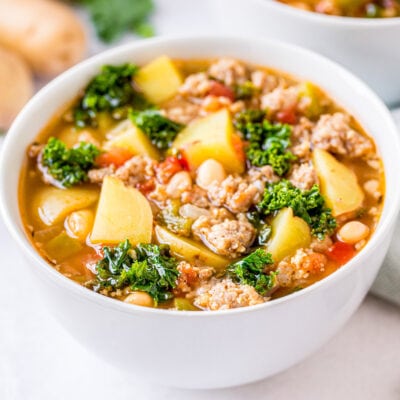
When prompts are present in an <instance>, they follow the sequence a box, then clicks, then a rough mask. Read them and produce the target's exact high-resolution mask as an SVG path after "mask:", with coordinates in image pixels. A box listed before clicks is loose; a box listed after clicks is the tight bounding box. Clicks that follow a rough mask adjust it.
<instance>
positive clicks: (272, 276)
mask: <svg viewBox="0 0 400 400" xmlns="http://www.w3.org/2000/svg"><path fill="white" fill-rule="evenodd" d="M270 264H273V260H272V256H271V254H270V253H267V252H265V251H264V250H263V249H257V250H255V251H254V252H253V253H251V254H249V255H248V256H246V257H244V258H242V259H241V260H239V261H236V262H235V263H233V264H231V265H229V266H228V270H227V272H228V275H229V276H231V277H232V279H233V280H234V281H235V282H238V283H241V284H243V285H250V286H253V287H254V288H255V289H256V291H257V292H258V293H259V294H260V295H262V296H265V295H266V294H267V293H268V291H269V290H271V289H272V288H273V287H274V285H275V283H276V272H269V273H265V272H264V270H265V267H266V266H267V265H270Z"/></svg>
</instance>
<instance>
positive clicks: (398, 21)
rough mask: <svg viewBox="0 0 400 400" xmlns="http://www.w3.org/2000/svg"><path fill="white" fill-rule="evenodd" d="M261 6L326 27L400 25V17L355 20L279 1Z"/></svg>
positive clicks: (263, 0) (262, 2) (261, 1)
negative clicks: (303, 8)
mask: <svg viewBox="0 0 400 400" xmlns="http://www.w3.org/2000/svg"><path fill="white" fill-rule="evenodd" d="M255 1H257V2H258V3H259V4H260V5H261V6H266V5H267V6H270V7H273V8H276V9H278V10H280V11H281V12H283V13H286V14H288V15H291V16H293V17H297V18H300V17H301V18H303V19H306V20H309V21H310V22H317V23H321V24H324V25H334V26H345V27H355V28H361V29H363V28H364V29H369V28H384V27H387V26H397V25H400V17H392V18H354V17H343V16H338V15H326V14H320V13H316V12H312V11H306V10H302V9H300V8H296V7H292V6H290V5H287V4H284V3H280V2H279V1H277V0H255Z"/></svg>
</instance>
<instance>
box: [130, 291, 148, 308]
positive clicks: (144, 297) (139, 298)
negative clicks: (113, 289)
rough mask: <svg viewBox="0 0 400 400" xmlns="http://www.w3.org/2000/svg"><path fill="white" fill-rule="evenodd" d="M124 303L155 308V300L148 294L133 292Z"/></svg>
mask: <svg viewBox="0 0 400 400" xmlns="http://www.w3.org/2000/svg"><path fill="white" fill-rule="evenodd" d="M124 302H125V303H129V304H135V305H137V306H142V307H153V299H152V298H151V296H150V295H149V294H148V293H146V292H139V291H137V292H132V293H130V294H128V296H126V297H125V300H124Z"/></svg>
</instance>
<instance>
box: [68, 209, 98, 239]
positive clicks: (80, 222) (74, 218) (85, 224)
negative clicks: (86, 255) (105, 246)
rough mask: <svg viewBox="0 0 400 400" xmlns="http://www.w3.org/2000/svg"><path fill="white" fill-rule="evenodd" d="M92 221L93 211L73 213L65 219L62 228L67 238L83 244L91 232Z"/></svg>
mask: <svg viewBox="0 0 400 400" xmlns="http://www.w3.org/2000/svg"><path fill="white" fill-rule="evenodd" d="M93 221H94V215H93V211H91V210H80V211H74V212H72V213H71V214H70V215H69V216H68V217H67V218H66V219H65V223H64V226H65V229H66V231H67V234H68V235H69V236H71V237H73V238H74V239H79V240H81V241H82V242H84V241H85V240H86V238H87V236H88V235H89V233H90V231H91V230H92V227H93Z"/></svg>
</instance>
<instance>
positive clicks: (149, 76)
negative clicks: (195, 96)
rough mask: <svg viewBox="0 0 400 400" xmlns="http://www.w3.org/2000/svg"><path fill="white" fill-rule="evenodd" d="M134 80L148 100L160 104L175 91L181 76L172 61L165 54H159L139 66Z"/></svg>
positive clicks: (180, 82)
mask: <svg viewBox="0 0 400 400" xmlns="http://www.w3.org/2000/svg"><path fill="white" fill-rule="evenodd" d="M135 82H136V83H137V85H138V86H139V87H140V89H141V90H142V91H143V93H144V95H145V96H146V98H147V99H148V100H150V101H151V102H152V103H155V104H160V103H162V102H164V101H165V100H168V99H169V98H171V97H172V96H173V95H174V94H176V93H177V91H178V88H179V86H180V85H181V84H182V77H181V75H180V73H179V71H178V70H177V69H176V67H175V65H174V63H173V62H172V61H171V60H170V59H169V58H168V57H167V56H161V57H159V58H156V59H155V60H154V61H152V62H151V63H149V64H147V65H145V66H144V67H143V68H141V69H140V70H139V72H138V73H137V74H136V76H135Z"/></svg>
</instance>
